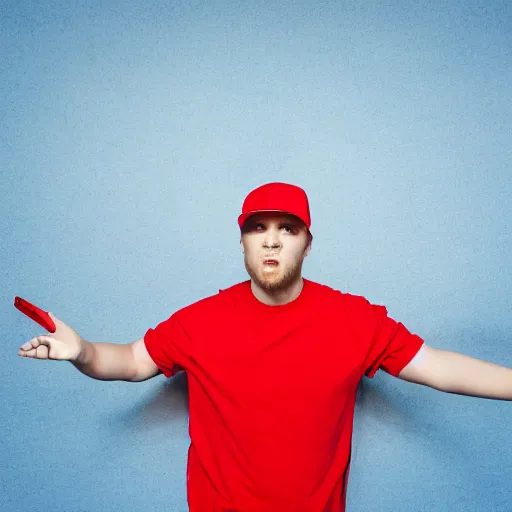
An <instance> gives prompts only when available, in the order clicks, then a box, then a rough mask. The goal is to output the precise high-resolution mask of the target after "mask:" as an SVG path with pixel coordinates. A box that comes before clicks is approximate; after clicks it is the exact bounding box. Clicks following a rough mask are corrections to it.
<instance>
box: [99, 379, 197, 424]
mask: <svg viewBox="0 0 512 512" xmlns="http://www.w3.org/2000/svg"><path fill="white" fill-rule="evenodd" d="M151 391H152V394H150V395H149V396H148V395H143V398H141V399H140V400H139V401H138V402H136V403H134V404H133V406H132V407H130V408H129V409H125V410H124V411H121V412H120V413H119V414H116V415H112V416H113V417H112V416H110V417H109V418H108V422H109V424H110V426H111V427H112V425H113V424H117V425H118V427H119V428H124V429H133V430H138V429H139V428H140V427H141V425H143V426H144V428H145V429H150V430H151V429H154V428H160V427H163V428H166V427H169V426H170V425H171V426H172V425H173V424H181V423H184V424H186V423H187V421H188V380H187V374H186V373H185V372H183V371H181V372H179V373H178V374H176V375H174V376H173V377H172V378H170V379H166V380H165V382H163V383H162V385H160V386H158V387H154V388H151Z"/></svg>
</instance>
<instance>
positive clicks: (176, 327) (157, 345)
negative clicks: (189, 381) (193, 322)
mask: <svg viewBox="0 0 512 512" xmlns="http://www.w3.org/2000/svg"><path fill="white" fill-rule="evenodd" d="M144 344H145V345H146V349H147V351H148V353H149V355H150V356H151V359H153V361H154V362H155V364H156V365H157V366H158V368H159V369H160V371H161V372H162V373H163V374H164V375H165V376H166V377H172V376H173V375H174V374H176V373H178V372H179V371H180V370H183V369H186V367H187V361H188V360H189V356H188V351H189V349H190V336H189V335H188V334H187V332H186V331H185V329H184V328H183V326H182V324H181V323H180V321H179V319H178V315H177V313H174V314H173V315H171V317H169V318H168V319H167V320H165V321H163V322H161V323H160V324H158V325H157V326H156V327H155V328H154V329H148V331H147V332H146V334H145V335H144Z"/></svg>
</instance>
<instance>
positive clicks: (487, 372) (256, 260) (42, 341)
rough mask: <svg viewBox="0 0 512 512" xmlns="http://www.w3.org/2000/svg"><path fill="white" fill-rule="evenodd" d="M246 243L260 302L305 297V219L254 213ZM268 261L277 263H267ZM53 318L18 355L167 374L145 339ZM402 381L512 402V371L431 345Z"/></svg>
mask: <svg viewBox="0 0 512 512" xmlns="http://www.w3.org/2000/svg"><path fill="white" fill-rule="evenodd" d="M240 243H241V245H242V251H243V253H244V263H245V266H246V269H247V271H248V273H249V275H250V276H251V290H252V292H253V294H254V296H255V297H256V298H257V299H258V300H260V301H261V302H263V303H265V304H268V305H280V304H286V303H288V302H291V301H293V300H295V299H296V298H297V297H298V296H299V295H300V293H301V291H302V287H303V279H302V274H301V272H302V264H303V261H304V259H305V258H306V257H307V256H308V254H309V252H310V250H311V239H310V237H309V236H308V230H307V228H306V226H305V225H304V224H303V223H302V221H300V220H299V219H297V218H296V217H294V216H292V215H288V214H280V213H271V214H259V215H254V216H252V217H250V218H249V219H248V221H247V222H246V223H245V225H244V229H243V230H242V232H241V238H240ZM268 259H273V260H275V263H273V264H270V263H266V262H265V260H268ZM276 263H277V264H276ZM50 316H51V318H52V319H53V321H54V322H55V326H56V331H55V332H54V333H52V334H46V335H41V336H36V337H35V338H33V339H31V340H29V341H27V342H26V343H24V344H23V345H22V346H21V347H20V349H19V351H18V355H20V356H22V357H29V358H35V359H53V360H66V361H70V362H71V363H72V364H73V365H74V366H75V367H76V368H77V369H78V370H80V371H81V372H82V373H84V374H86V375H88V376H90V377H92V378H95V379H99V380H125V381H130V382H139V381H143V380H147V379H149V378H152V377H154V376H155V375H158V374H159V373H161V372H160V370H159V369H158V367H157V366H156V365H155V363H154V362H153V360H152V359H151V357H150V355H149V354H148V352H147V350H146V346H145V344H144V339H143V338H140V339H138V340H135V341H134V342H132V343H127V344H114V343H98V342H95V343H92V342H88V341H86V340H84V339H83V338H82V337H81V336H80V335H79V334H78V333H77V332H76V331H74V330H73V329H72V328H71V327H69V326H68V325H67V324H65V323H64V322H62V321H61V320H60V319H59V318H57V317H56V316H55V315H53V314H52V313H50ZM398 378H400V379H402V380H406V381H408V382H413V383H416V384H421V385H424V386H428V387H431V388H432V389H436V390H439V391H443V392H446V393H455V394H460V395H468V396H474V397H482V398H489V399H495V400H512V368H507V367H505V366H500V365H497V364H494V363H490V362H486V361H482V360H480V359H476V358H473V357H470V356H466V355H464V354H459V353H457V352H451V351H447V350H442V349H436V348H433V347H430V346H427V345H426V344H423V346H422V348H421V349H420V351H419V352H418V353H417V354H416V356H415V357H414V358H413V359H412V361H411V362H410V363H409V364H408V365H407V366H405V368H403V370H402V371H401V372H400V374H399V375H398Z"/></svg>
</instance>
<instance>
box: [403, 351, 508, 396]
mask: <svg viewBox="0 0 512 512" xmlns="http://www.w3.org/2000/svg"><path fill="white" fill-rule="evenodd" d="M398 378H399V379H402V380H406V381H409V382H414V383H417V384H423V385H424V386H429V387H431V388H434V389H437V390H439V391H444V392H446V393H455V394H458V395H468V396H475V397H480V398H490V399H493V400H512V368H507V367H505V366H500V365H497V364H494V363H489V362H487V361H482V360H480V359H476V358H474V357H469V356H466V355H464V354H459V353H457V352H450V351H448V350H440V349H435V348H432V347H429V346H427V345H425V344H423V346H422V347H421V349H420V350H419V352H418V353H417V354H416V356H415V357H414V358H413V359H412V361H411V362H410V363H409V364H408V365H407V366H406V367H405V368H404V369H403V370H402V371H401V372H400V373H399V375H398Z"/></svg>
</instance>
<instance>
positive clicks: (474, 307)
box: [0, 0, 512, 512]
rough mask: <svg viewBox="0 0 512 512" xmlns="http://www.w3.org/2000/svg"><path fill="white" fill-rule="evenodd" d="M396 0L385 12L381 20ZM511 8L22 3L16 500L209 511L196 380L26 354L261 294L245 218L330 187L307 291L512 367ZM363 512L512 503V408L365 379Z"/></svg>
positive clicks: (481, 4) (38, 510)
mask: <svg viewBox="0 0 512 512" xmlns="http://www.w3.org/2000/svg"><path fill="white" fill-rule="evenodd" d="M377 4H380V5H377ZM511 15H512V9H511V6H510V3H509V2H505V1H503V2H492V1H474V0H473V1H466V2H441V1H429V2H416V3H414V5H413V4H412V3H410V2H385V3H377V2H355V1H354V2H264V1H259V2H251V3H250V4H249V3H248V4H245V5H243V6H240V5H238V3H236V2H233V3H229V2H215V1H213V2H204V3H203V2H183V3H180V2H170V3H166V2H151V5H150V6H148V5H147V3H146V2H135V1H132V2H80V3H76V2H43V3H38V2H5V1H4V2H1V20H2V21H1V33H0V52H1V55H0V56H1V77H0V78H1V80H0V117H1V119H2V123H1V127H0V172H1V181H0V193H1V198H2V201H1V203H0V237H1V244H0V257H1V265H0V282H1V290H0V293H1V300H2V308H1V311H0V315H1V321H2V326H3V335H2V337H3V342H2V357H1V358H0V372H1V375H2V382H1V386H0V411H1V413H0V414H1V416H0V426H1V430H2V443H1V444H0V460H1V467H0V496H2V498H1V504H0V508H1V509H2V510H9V511H12V512H17V511H31V512H32V511H33V512H43V511H44V512H46V511H47V510H53V511H55V512H58V511H66V512H69V511H85V512H96V511H102V512H110V511H113V512H114V511H120V510H123V511H124V512H130V511H139V510H164V508H165V509H166V510H169V511H184V510H186V494H185V465H186V456H187V453H186V451H187V448H188V442H189V439H188V434H187V419H188V418H187V405H186V404H187V385H186V377H185V376H184V375H183V374H180V375H178V376H176V377H175V378H173V379H172V380H166V379H165V378H164V377H163V376H160V377H157V378H155V379H152V380H149V381H146V382H143V383H138V384H134V383H126V382H102V381H95V380H92V379H89V378H87V377H85V376H84V375H82V374H81V373H79V372H78V371H77V370H76V369H75V368H74V367H73V366H72V365H71V364H69V363H68V362H54V361H35V360H27V359H22V358H19V357H18V356H17V351H18V348H19V347H20V346H21V345H22V344H23V343H24V342H25V341H27V340H28V339H30V338H32V337H34V336H36V335H38V334H43V333H44V330H42V329H41V328H39V326H37V325H36V324H34V323H33V322H31V321H30V320H29V319H28V318H26V317H24V316H23V315H21V313H19V312H18V311H17V310H16V309H15V308H14V307H13V306H12V302H13V298H14V296H15V295H20V296H22V297H24V298H26V299H28V300H30V301H31V302H34V303H35V304H37V305H39V306H41V307H43V308H44V309H47V310H50V311H52V312H54V313H55V314H56V315H57V316H58V317H59V318H61V319H62V320H63V321H65V322H67V323H69V324H70V325H71V326H72V327H73V328H74V329H76V330H77V331H78V332H79V333H80V334H81V335H82V336H83V337H84V338H86V339H88V340H89V341H109V342H115V343H126V342H131V341H133V340H135V339H137V338H139V337H142V336H143V335H144V333H145V332H146V330H147V329H148V328H149V327H154V326H156V325H157V324H158V323H159V322H161V321H162V320H164V319H166V318H168V317H169V316H170V314H171V313H172V312H174V311H175V310H176V309H178V308H180V307H182V306H185V305H187V304H190V303H191V302H195V301H196V300H198V299H200V298H202V297H205V296H207V295H211V294H213V293H216V292H217V291H218V289H219V288H224V287H228V286H229V285H230V284H233V283H235V282H238V281H241V280H244V279H247V278H248V276H247V274H246V272H245V269H244V266H243V257H242V253H241V251H240V246H239V233H238V228H237V224H236V216H237V214H238V212H239V209H240V207H241V203H242V200H243V198H244V196H245V194H246V193H247V192H248V191H249V190H250V189H252V188H253V187H255V186H257V185H260V184H262V183H265V182H267V181H274V180H276V181H288V182H292V183H296V184H298V185H301V186H302V187H304V188H305V189H306V190H307V192H308V194H309V196H310V202H311V209H312V218H313V224H312V232H313V234H314V237H315V238H314V241H313V250H312V253H311V255H310V256H309V258H308V259H307V260H306V263H305V266H304V276H305V277H308V278H310V279H313V280H316V281H319V282H322V283H325V284H328V285H330V286H332V287H334V288H338V289H341V290H344V291H348V292H351V293H356V294H359V295H365V296H366V297H367V298H368V299H369V300H370V301H372V302H374V303H379V304H385V305H386V306H387V308H388V311H389V313H390V315H391V316H392V317H394V318H395V319H397V320H400V321H402V322H403V323H404V324H405V325H406V326H407V327H408V328H409V329H410V330H411V331H413V332H415V333H417V334H419V335H421V336H422V337H423V338H424V339H425V341H426V342H427V343H428V344H430V345H432V346H434V347H438V348H445V349H448V350H452V351H460V352H463V353H466V354H468V355H471V356H474V357H478V358H481V359H484V360H487V361H491V362H495V363H499V364H502V365H505V366H509V367H512V353H511V348H512V343H511V325H512V319H511V311H512V299H511V289H512V276H511V272H510V254H511V249H512V240H511V230H510V225H511V221H512V214H511V209H510V204H511V200H512V179H511V169H510V162H511V157H512V154H511V153H512V151H511V142H512V130H511V121H510V120H511V118H512V106H511V105H512V101H511V100H512V93H511V90H512V88H511V87H510V84H511V83H512V82H511V79H512V66H511V49H512V48H511V41H512V39H511V38H512V33H511V28H512V17H511ZM358 398H359V399H358V404H357V410H356V419H355V425H354V443H353V444H354V448H353V463H352V469H351V474H350V484H349V491H348V510H349V511H352V512H357V511H365V512H373V511H375V512H377V511H378V512H385V511H397V510H400V511H431V510H439V511H453V510H458V511H472V512H490V511H500V512H502V511H505V510H512V488H511V485H510V482H511V477H512V445H511V444H510V434H511V433H512V430H511V427H510V425H511V418H512V409H511V407H510V403H509V402H503V401H494V400H483V399H477V398H471V397H463V396H458V395H449V394H445V393H440V392H437V391H434V390H432V389H430V388H426V387H423V386H417V385H414V384H410V383H407V382H403V381H400V380H399V379H395V378H393V377H391V376H389V375H388V374H386V373H384V372H379V373H378V374H377V376H376V377H375V378H374V379H366V378H365V379H364V380H363V382H362V383H361V386H360V390H359V397H358Z"/></svg>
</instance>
